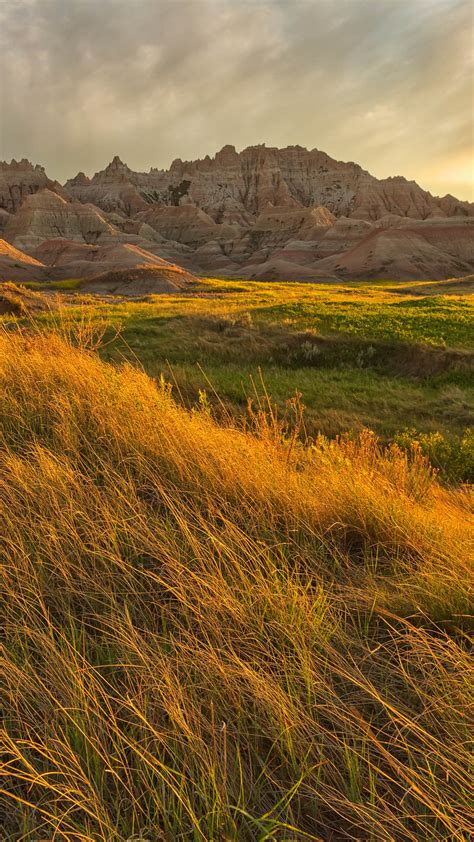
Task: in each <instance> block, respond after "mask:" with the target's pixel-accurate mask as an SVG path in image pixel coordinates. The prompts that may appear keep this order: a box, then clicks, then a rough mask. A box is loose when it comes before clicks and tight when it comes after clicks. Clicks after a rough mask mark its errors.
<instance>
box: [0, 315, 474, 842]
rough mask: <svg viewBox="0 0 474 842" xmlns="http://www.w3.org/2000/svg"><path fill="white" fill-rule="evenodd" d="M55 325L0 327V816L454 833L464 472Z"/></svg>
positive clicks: (385, 835) (459, 821) (89, 834)
mask: <svg viewBox="0 0 474 842" xmlns="http://www.w3.org/2000/svg"><path fill="white" fill-rule="evenodd" d="M63 333H64V332H63ZM80 340H81V341H79V342H78V338H77V336H76V337H74V336H72V335H68V336H67V335H63V336H60V335H58V334H57V333H49V334H42V333H41V332H37V333H36V334H35V335H34V334H31V333H30V334H26V333H25V334H23V333H21V332H16V333H12V332H10V333H8V334H7V333H6V332H5V333H4V334H0V505H1V511H0V519H1V535H2V544H1V548H0V553H1V561H2V568H1V577H2V584H1V590H2V616H1V629H2V649H1V662H0V672H1V678H0V684H1V687H2V694H1V705H2V719H3V727H2V732H1V748H0V770H1V776H2V788H1V796H0V797H1V801H0V827H1V838H2V839H5V840H8V842H10V840H11V842H19V840H22V842H23V840H24V841H25V842H41V840H53V839H54V840H55V842H56V840H68V842H69V840H71V842H86V841H87V842H89V840H93V842H109V840H110V842H124V841H125V840H130V839H136V840H138V839H143V840H149V842H163V840H167V842H174V840H196V842H197V840H214V842H230V840H239V842H241V840H242V842H247V840H248V842H255V840H259V842H264V840H270V839H273V840H279V842H283V840H285V842H289V840H293V842H296V840H305V839H314V840H318V839H319V840H328V842H329V840H331V842H333V841H334V842H343V840H351V839H353V840H374V842H375V841H376V840H377V842H379V840H396V842H398V840H413V842H415V840H416V842H418V840H426V842H432V840H460V841H461V840H464V842H467V840H469V839H470V838H472V833H473V831H474V824H473V818H474V817H473V811H472V800H471V795H472V768H471V766H470V761H471V760H472V754H471V752H470V743H469V737H470V733H472V732H471V731H470V726H471V725H472V717H471V714H472V696H473V692H472V691H473V683H472V663H471V662H470V660H469V651H468V634H469V628H470V626H469V623H470V607H471V600H472V566H471V562H472V556H471V555H470V551H471V550H472V536H473V528H472V527H473V524H472V515H471V511H470V507H469V502H470V501H469V497H468V494H467V491H463V492H461V491H455V490H446V489H443V488H441V487H440V486H439V485H438V483H437V480H436V477H435V474H434V472H433V470H432V469H431V468H430V466H429V464H428V462H427V461H426V459H425V457H424V456H423V455H422V454H421V451H420V450H419V449H416V448H415V449H414V450H412V452H411V453H410V454H408V453H407V452H406V451H403V450H400V449H399V448H398V447H396V446H392V447H389V448H382V447H381V446H380V445H379V444H378V442H377V440H376V438H375V436H373V435H370V434H368V433H365V434H363V435H362V436H360V437H359V438H358V439H357V441H354V440H351V439H349V438H347V437H346V438H341V439H339V440H337V441H332V442H330V441H328V440H326V439H324V438H322V437H320V438H319V439H318V440H317V441H315V442H314V444H313V445H312V446H311V447H303V446H301V445H300V444H298V442H297V438H296V437H295V436H292V437H290V438H285V437H283V436H282V434H281V433H282V431H281V428H280V426H279V424H278V421H277V420H276V418H275V416H274V415H273V414H272V412H271V410H268V411H265V408H263V407H262V408H261V409H260V410H259V411H258V412H256V416H255V424H254V429H253V432H245V431H242V430H239V429H236V428H235V427H234V426H232V422H231V420H230V418H229V419H228V423H227V425H225V424H223V425H220V426H218V425H217V424H216V423H215V422H214V421H213V420H212V418H211V417H210V415H209V412H208V411H207V407H206V402H205V400H204V401H203V402H202V406H201V409H199V410H195V411H187V410H185V409H183V407H181V406H178V405H177V404H176V403H175V402H174V400H173V398H172V395H171V393H170V389H169V387H168V386H167V385H166V383H165V382H164V380H162V381H161V383H158V384H156V383H155V382H153V381H152V380H151V379H150V378H149V377H148V376H147V375H146V374H145V373H144V372H142V371H139V370H137V369H135V368H133V367H132V366H130V365H128V364H123V365H121V366H118V367H117V366H112V365H111V364H108V363H105V362H103V361H101V360H100V359H99V357H98V356H97V354H96V352H95V350H94V349H93V346H94V344H95V343H94V342H91V341H89V342H88V341H87V336H85V335H82V337H80ZM78 346H79V347H78ZM88 346H89V347H88Z"/></svg>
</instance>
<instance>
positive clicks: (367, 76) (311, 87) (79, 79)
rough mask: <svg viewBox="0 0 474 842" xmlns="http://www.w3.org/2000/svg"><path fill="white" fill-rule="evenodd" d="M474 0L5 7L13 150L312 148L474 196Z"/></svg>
mask: <svg viewBox="0 0 474 842" xmlns="http://www.w3.org/2000/svg"><path fill="white" fill-rule="evenodd" d="M473 10H474V5H473V4H472V2H471V0H0V159H4V160H10V159H11V158H16V159H17V160H19V159H21V158H28V159H29V160H31V161H32V162H34V163H40V164H42V165H43V166H45V167H46V171H47V173H48V175H49V176H50V177H51V178H57V179H58V180H60V181H61V182H63V181H65V180H66V179H67V178H68V177H72V176H73V175H75V174H76V172H78V171H81V170H82V171H84V172H86V173H87V174H89V175H92V174H93V173H94V172H96V171H97V170H99V169H103V167H104V166H105V165H106V164H107V163H108V162H109V161H110V160H111V159H112V157H113V156H114V155H115V154H118V155H119V156H120V157H121V158H122V160H123V161H125V162H126V163H128V165H129V166H130V167H131V168H132V169H136V170H148V169H149V168H150V167H151V166H156V167H159V168H168V167H169V165H170V163H171V161H172V160H173V159H174V158H182V159H186V160H192V159H195V158H202V157H204V156H205V155H206V154H209V155H213V154H215V152H217V151H218V150H219V149H220V148H222V146H224V145H225V144H228V143H230V144H234V145H235V146H236V148H237V149H238V150H240V149H242V148H244V147H245V146H248V145H252V144H255V143H266V145H267V146H280V147H283V146H288V145H292V144H300V145H301V146H306V147H308V148H310V149H312V148H317V149H321V150H324V151H325V152H327V153H328V154H329V155H331V156H332V157H334V158H337V159H339V160H348V161H356V162H357V163H359V164H361V165H362V166H363V167H364V169H368V170H369V171H370V172H372V173H373V174H374V175H376V176H377V177H379V178H383V177H386V176H389V175H404V176H405V177H406V178H409V179H415V180H416V181H418V183H419V184H421V186H422V187H424V188H425V189H428V190H430V191H431V192H432V193H434V194H435V195H444V194H445V193H448V192H450V193H453V194H454V195H456V196H458V197H459V198H462V199H471V200H473V199H474V193H473V179H474V173H473V168H474V166H473V110H474V90H473V86H474V81H473V80H474V32H473V15H474V12H473Z"/></svg>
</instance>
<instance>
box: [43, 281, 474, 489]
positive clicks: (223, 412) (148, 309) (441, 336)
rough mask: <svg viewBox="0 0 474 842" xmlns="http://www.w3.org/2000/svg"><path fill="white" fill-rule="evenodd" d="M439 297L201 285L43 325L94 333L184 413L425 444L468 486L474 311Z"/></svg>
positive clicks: (464, 302)
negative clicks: (268, 417)
mask: <svg viewBox="0 0 474 842" xmlns="http://www.w3.org/2000/svg"><path fill="white" fill-rule="evenodd" d="M433 286H434V287H435V288H436V285H433V284H431V285H429V284H426V283H424V282H419V283H416V284H411V286H410V287H408V288H407V287H406V285H403V284H398V285H394V284H387V283H378V284H372V285H366V286H364V285H361V284H357V285H356V284H352V285H346V286H334V285H322V284H292V283H286V284H283V283H282V284H277V283H267V284H265V283H255V282H245V281H233V282H232V281H222V280H212V279H205V280H203V281H202V282H201V289H200V291H199V292H196V293H195V294H193V295H192V296H190V295H189V294H188V295H181V296H180V295H175V296H166V295H165V296H155V297H154V298H152V299H151V300H147V301H142V302H139V301H135V302H133V301H125V302H124V301H122V302H121V303H117V302H116V301H108V302H107V301H103V302H102V303H100V304H97V303H96V301H94V300H93V299H89V303H86V304H84V303H82V301H83V299H81V297H80V296H77V302H78V303H77V304H76V306H74V304H73V302H74V301H75V300H76V297H72V298H71V299H70V304H72V306H68V307H67V308H65V309H63V310H62V313H61V315H60V316H58V315H57V314H53V315H51V316H45V315H43V316H38V317H37V320H38V323H39V325H40V326H42V327H43V326H45V327H53V328H58V326H59V327H60V329H62V330H64V329H66V330H67V326H68V325H71V329H72V330H73V331H74V330H75V329H76V327H77V324H81V325H85V326H86V327H87V326H89V327H90V326H95V327H96V329H97V331H98V333H100V332H103V333H104V336H103V342H102V345H101V347H100V348H99V353H100V355H101V356H102V358H103V359H105V360H107V361H111V362H115V363H119V362H121V361H129V362H131V363H132V364H133V365H137V366H139V367H141V368H143V370H144V371H146V372H147V373H148V374H149V375H150V376H151V377H153V378H155V379H159V378H160V377H161V376H164V377H165V379H166V380H167V381H169V382H170V383H172V384H173V395H174V397H175V398H176V400H178V401H179V402H181V403H183V404H184V405H185V406H186V407H188V408H191V407H193V406H198V405H200V404H201V403H202V402H203V401H204V402H205V403H206V405H207V406H208V407H209V409H210V411H211V412H212V413H213V414H214V416H215V417H216V418H219V419H220V418H222V417H224V418H227V417H228V416H229V415H231V416H232V418H233V419H234V420H238V421H240V422H243V423H244V424H245V423H246V424H250V425H252V423H253V418H254V415H255V413H256V412H258V411H259V410H260V409H261V408H262V406H263V407H264V408H265V409H268V404H269V403H270V404H271V405H272V407H273V411H275V412H276V414H277V416H278V418H279V419H280V420H282V421H285V422H286V423H287V425H288V428H289V430H290V432H291V430H292V429H294V426H295V423H299V420H300V409H301V406H304V413H303V421H304V423H303V429H302V437H303V438H304V437H305V436H306V437H308V436H310V437H313V438H314V437H315V436H317V435H318V433H319V434H323V435H326V436H328V437H330V438H334V437H335V436H338V435H341V434H347V433H351V434H355V435H357V434H359V433H360V432H361V431H362V430H363V429H366V428H368V429H371V430H373V431H374V432H375V433H376V435H377V436H379V437H380V438H381V440H382V442H383V443H386V444H387V443H390V442H392V441H394V440H395V441H398V443H399V444H401V445H402V446H407V445H408V446H410V445H411V443H412V442H414V441H415V442H418V443H420V446H421V447H422V449H423V450H424V452H425V453H426V454H427V455H429V457H430V458H431V460H432V462H433V464H434V465H435V466H436V468H438V469H440V470H441V472H442V473H443V474H444V475H445V476H446V478H447V479H448V480H450V481H455V482H462V481H469V482H473V481H474V437H473V433H472V431H471V428H472V427H473V426H474V422H473V419H474V378H473V371H474V330H473V329H472V326H473V324H474V302H473V300H472V296H468V295H464V296H463V295H433V294H430V295H424V294H423V293H424V290H425V288H427V289H431V288H432V287H433ZM439 286H440V289H441V290H444V285H443V284H440V285H439ZM85 301H86V302H87V299H85ZM91 301H92V302H93V303H92V306H91ZM295 398H296V401H295ZM295 403H296V404H297V407H296V408H295ZM249 404H250V408H249Z"/></svg>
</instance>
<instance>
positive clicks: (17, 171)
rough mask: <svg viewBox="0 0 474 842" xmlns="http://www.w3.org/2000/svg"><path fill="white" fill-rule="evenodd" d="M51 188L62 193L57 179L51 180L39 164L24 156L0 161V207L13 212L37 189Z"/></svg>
mask: <svg viewBox="0 0 474 842" xmlns="http://www.w3.org/2000/svg"><path fill="white" fill-rule="evenodd" d="M45 188H48V190H53V191H54V192H55V193H59V194H60V195H63V189H62V187H61V185H60V184H59V183H58V182H57V181H51V180H50V179H49V178H48V176H47V175H46V173H45V171H44V167H40V165H39V164H36V166H34V165H33V164H30V162H29V161H27V160H26V159H25V158H23V159H22V160H21V161H19V162H18V161H15V160H13V161H11V162H10V163H9V164H7V163H6V161H0V208H3V210H6V211H9V212H10V213H15V212H16V211H17V210H18V208H19V207H20V205H21V203H22V202H23V201H24V199H25V198H26V197H27V196H29V195H30V194H31V193H37V192H38V190H44V189H45Z"/></svg>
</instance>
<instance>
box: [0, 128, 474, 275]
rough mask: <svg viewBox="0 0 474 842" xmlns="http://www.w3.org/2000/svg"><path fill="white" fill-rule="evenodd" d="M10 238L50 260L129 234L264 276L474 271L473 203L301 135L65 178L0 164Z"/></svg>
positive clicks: (4, 227) (210, 267)
mask: <svg viewBox="0 0 474 842" xmlns="http://www.w3.org/2000/svg"><path fill="white" fill-rule="evenodd" d="M2 232H3V233H2ZM0 236H3V237H4V239H5V240H6V241H8V242H9V243H11V244H13V245H14V246H16V247H17V248H20V249H24V250H25V251H27V252H29V253H32V252H33V251H34V250H35V249H38V247H40V246H41V245H42V244H43V243H48V242H51V243H52V245H51V247H48V246H45V247H44V249H43V250H42V252H41V255H42V260H44V261H45V262H46V263H47V260H46V258H47V259H48V260H50V261H51V264H50V265H54V261H53V256H54V255H56V254H57V253H58V248H59V246H58V242H59V243H61V242H62V243H65V244H68V243H69V244H71V243H72V244H74V243H75V244H77V243H79V244H81V243H82V244H87V245H91V244H95V245H101V246H103V245H105V244H107V243H116V244H117V243H120V244H124V243H125V244H126V243H129V244H133V245H134V246H136V247H138V248H140V249H144V250H145V251H147V252H150V253H152V254H153V255H155V257H161V258H164V259H166V260H170V261H171V262H173V263H175V262H176V263H179V264H181V265H183V266H185V267H186V268H187V269H191V270H196V271H199V272H209V273H219V274H223V275H225V274H227V275H230V276H233V277H249V278H262V279H266V280H272V279H275V280H279V279H288V280H292V279H294V280H298V279H304V280H311V279H317V278H325V277H326V278H328V277H329V278H341V279H350V278H364V279H367V278H373V277H377V278H388V279H393V280H396V279H398V278H400V279H407V280H409V279H415V278H432V279H435V278H444V277H453V276H461V275H467V274H470V273H472V271H473V269H474V246H473V244H474V204H470V203H469V202H462V201H460V200H458V199H456V198H455V197H453V196H444V197H443V198H439V197H434V196H432V195H431V194H430V193H429V192H427V191H425V190H423V189H422V188H421V187H419V186H418V184H416V183H415V182H414V181H407V180H406V179H405V178H402V177H401V176H396V177H394V178H386V179H377V178H374V177H373V176H372V175H370V173H368V172H366V171H365V170H363V169H362V168H361V167H360V166H359V165H358V164H355V163H351V162H349V163H345V162H342V161H335V160H334V159H333V158H330V157H329V156H328V155H326V153H324V152H320V151H319V150H317V149H313V150H307V149H304V148H303V147H301V146H290V147H287V148H286V149H276V148H272V147H266V146H264V145H261V146H250V147H248V148H247V149H244V150H243V151H242V152H237V151H236V149H235V148H234V147H233V146H225V147H224V148H223V149H221V151H220V152H218V153H217V154H216V155H215V156H214V157H213V158H210V157H209V156H206V157H205V158H203V159H202V160H197V161H181V160H180V159H177V160H175V161H173V163H172V164H171V166H170V168H169V170H159V169H155V168H152V169H151V170H150V171H149V172H148V173H143V172H134V171H133V170H131V169H130V168H129V167H128V166H127V165H126V164H124V163H123V162H122V161H121V160H120V158H118V157H117V156H116V157H115V158H114V159H113V160H112V161H111V163H110V164H109V165H108V166H107V167H106V168H105V169H104V170H101V171H100V172H97V173H96V174H95V175H94V176H93V177H92V178H89V177H88V176H86V175H85V174H84V173H82V172H80V173H78V175H76V176H75V177H74V178H72V179H70V180H68V181H67V182H66V184H65V185H64V187H61V185H59V184H58V183H57V182H54V181H51V180H50V179H49V178H48V176H47V175H46V173H45V171H44V169H43V168H42V167H40V166H33V165H32V164H30V163H29V161H25V160H23V161H20V162H19V163H17V162H16V161H12V162H11V163H10V164H6V163H0ZM60 251H61V255H62V257H61V260H62V271H63V274H64V273H67V271H68V268H67V266H66V264H67V261H68V260H70V261H71V266H70V271H71V272H72V273H74V260H77V254H78V251H77V245H76V246H74V248H73V247H72V246H71V245H69V246H67V248H66V247H65V248H64V249H63V248H61V249H60ZM125 253H126V252H124V251H123V250H120V249H119V250H118V251H117V255H118V257H119V258H120V255H124V254H125ZM81 254H82V252H81ZM94 254H95V252H94ZM127 254H128V252H127ZM134 254H135V253H134ZM54 259H55V258H54ZM134 259H135V258H134ZM83 262H84V261H82V263H83ZM80 268H81V267H77V271H79V269H80ZM86 268H87V267H86ZM28 271H31V267H29V270H28ZM0 280H1V278H0Z"/></svg>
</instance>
